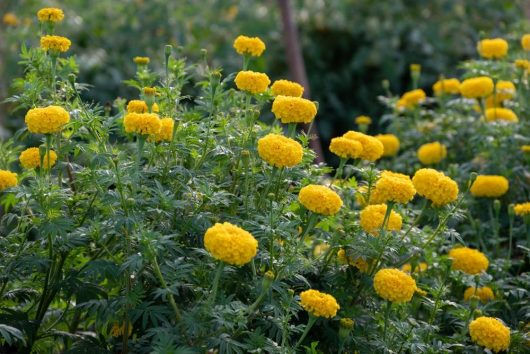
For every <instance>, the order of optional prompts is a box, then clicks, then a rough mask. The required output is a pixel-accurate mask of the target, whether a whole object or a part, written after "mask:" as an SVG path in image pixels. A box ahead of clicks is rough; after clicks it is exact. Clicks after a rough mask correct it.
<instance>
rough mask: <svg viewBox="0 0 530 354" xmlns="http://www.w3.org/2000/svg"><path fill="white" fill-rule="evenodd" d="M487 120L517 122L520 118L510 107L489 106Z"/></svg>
mask: <svg viewBox="0 0 530 354" xmlns="http://www.w3.org/2000/svg"><path fill="white" fill-rule="evenodd" d="M486 121H487V122H495V121H503V122H511V123H517V122H518V121H519V118H517V115H516V114H515V112H514V111H512V110H511V109H508V108H488V109H486Z"/></svg>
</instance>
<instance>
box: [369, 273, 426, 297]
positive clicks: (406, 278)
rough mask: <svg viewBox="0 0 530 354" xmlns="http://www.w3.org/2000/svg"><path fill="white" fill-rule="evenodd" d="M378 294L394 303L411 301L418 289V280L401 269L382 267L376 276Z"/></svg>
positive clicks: (375, 286)
mask: <svg viewBox="0 0 530 354" xmlns="http://www.w3.org/2000/svg"><path fill="white" fill-rule="evenodd" d="M374 289H375V292H376V293H377V295H379V296H380V297H382V298H383V299H385V300H387V301H391V302H393V303H398V304H399V303H405V302H409V301H410V300H411V299H412V296H413V295H414V292H415V291H416V289H417V287H416V281H415V280H414V279H413V278H412V277H411V276H410V275H408V274H407V273H405V272H402V271H401V270H399V269H395V268H394V269H392V268H387V269H381V270H379V271H378V272H377V273H375V276H374Z"/></svg>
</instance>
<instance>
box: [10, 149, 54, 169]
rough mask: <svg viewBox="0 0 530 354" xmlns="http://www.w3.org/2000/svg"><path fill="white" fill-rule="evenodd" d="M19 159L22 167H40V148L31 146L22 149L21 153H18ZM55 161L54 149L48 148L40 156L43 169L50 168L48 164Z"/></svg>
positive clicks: (51, 164) (50, 164)
mask: <svg viewBox="0 0 530 354" xmlns="http://www.w3.org/2000/svg"><path fill="white" fill-rule="evenodd" d="M19 160H20V164H21V165H22V167H24V168H27V169H32V168H37V167H40V160H41V154H40V149H39V148H37V147H32V148H29V149H26V150H24V151H22V153H21V154H20V157H19ZM56 161H57V153H55V151H53V150H50V152H49V153H45V154H44V155H43V156H42V163H43V166H44V169H45V170H47V169H48V168H50V166H53V165H55V162H56Z"/></svg>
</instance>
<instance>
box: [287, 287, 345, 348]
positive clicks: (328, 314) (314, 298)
mask: <svg viewBox="0 0 530 354" xmlns="http://www.w3.org/2000/svg"><path fill="white" fill-rule="evenodd" d="M300 306H302V308H303V309H304V310H306V311H307V312H308V313H309V319H308V321H307V325H306V327H305V330H304V333H303V334H302V336H301V337H300V339H299V340H298V342H297V343H296V345H295V346H294V348H297V347H298V346H299V345H300V344H301V343H302V342H303V341H304V339H305V337H306V336H307V334H308V333H309V330H310V329H311V327H313V325H314V324H315V322H316V320H317V319H318V318H319V317H324V318H333V317H335V316H336V315H337V311H338V310H339V309H340V305H339V303H338V302H337V300H336V299H335V298H334V297H333V296H332V295H329V294H326V293H323V292H320V291H318V290H314V289H309V290H306V291H303V292H301V293H300Z"/></svg>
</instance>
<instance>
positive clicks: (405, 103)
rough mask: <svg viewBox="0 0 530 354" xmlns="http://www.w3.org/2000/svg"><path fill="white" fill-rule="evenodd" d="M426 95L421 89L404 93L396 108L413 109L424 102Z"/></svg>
mask: <svg viewBox="0 0 530 354" xmlns="http://www.w3.org/2000/svg"><path fill="white" fill-rule="evenodd" d="M426 98H427V95H426V94H425V91H423V90H422V89H416V90H412V91H408V92H405V93H404V94H403V95H402V96H401V98H400V99H399V101H398V103H397V107H398V108H413V107H416V106H417V105H419V104H420V103H422V102H423V101H425V99H426Z"/></svg>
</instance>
